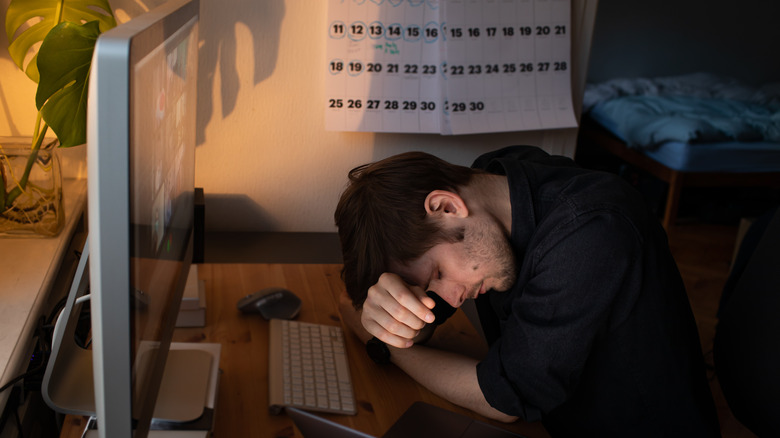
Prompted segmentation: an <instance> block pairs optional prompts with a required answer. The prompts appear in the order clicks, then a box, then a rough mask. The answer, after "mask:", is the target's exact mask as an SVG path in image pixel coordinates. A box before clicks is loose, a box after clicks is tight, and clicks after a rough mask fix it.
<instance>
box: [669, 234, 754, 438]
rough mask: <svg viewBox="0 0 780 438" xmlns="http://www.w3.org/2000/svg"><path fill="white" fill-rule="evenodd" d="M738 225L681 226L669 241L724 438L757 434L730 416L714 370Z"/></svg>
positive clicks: (742, 437) (751, 437)
mask: <svg viewBox="0 0 780 438" xmlns="http://www.w3.org/2000/svg"><path fill="white" fill-rule="evenodd" d="M737 228H738V227H736V226H728V225H711V224H702V223H696V224H681V225H677V226H675V227H674V229H673V230H672V233H671V235H670V238H669V244H670V247H671V248H672V254H673V255H674V257H675V260H676V261H677V265H678V267H679V268H680V273H681V274H682V277H683V281H684V282H685V287H686V289H687V291H688V296H689V298H690V300H691V307H692V308H693V313H694V316H695V317H696V322H697V325H698V327H699V336H700V337H701V341H702V351H703V352H704V355H705V359H706V361H707V363H708V364H709V366H710V370H709V371H708V377H709V378H710V385H711V388H712V393H713V396H714V398H715V404H716V406H717V409H718V416H719V419H720V425H721V433H722V434H723V438H753V437H755V435H754V434H753V433H751V432H750V431H749V430H748V429H747V428H745V427H744V426H742V424H740V423H739V421H737V419H736V418H734V416H733V415H732V413H731V410H730V409H729V407H728V404H727V403H726V401H725V399H724V398H723V393H722V392H721V390H720V386H719V385H718V379H717V376H716V375H715V373H714V371H713V370H712V340H713V337H714V334H715V326H716V325H717V318H716V313H717V310H718V303H719V300H720V296H721V292H722V290H723V285H724V284H725V282H726V278H727V277H728V273H729V269H730V266H731V261H732V257H733V254H734V246H735V242H736V237H737Z"/></svg>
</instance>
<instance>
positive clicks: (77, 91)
mask: <svg viewBox="0 0 780 438" xmlns="http://www.w3.org/2000/svg"><path fill="white" fill-rule="evenodd" d="M99 35H100V28H99V24H98V22H97V21H90V22H89V23H86V24H83V25H76V24H73V23H70V22H64V23H61V24H59V25H57V26H56V27H55V28H54V29H52V30H51V32H49V34H48V35H47V36H46V38H45V39H44V40H43V44H41V48H40V50H39V51H38V69H39V70H40V75H41V79H40V82H39V83H38V92H37V93H36V95H35V105H36V106H37V107H38V110H39V111H40V112H41V116H42V117H43V120H44V121H45V122H46V123H47V124H48V125H49V126H50V127H51V129H52V130H53V131H54V133H55V134H57V138H58V139H59V140H60V146H62V147H71V146H77V145H80V144H84V143H86V141H87V90H88V87H87V85H88V82H89V67H90V64H91V63H92V52H93V51H94V50H95V42H96V41H97V38H98V36H99Z"/></svg>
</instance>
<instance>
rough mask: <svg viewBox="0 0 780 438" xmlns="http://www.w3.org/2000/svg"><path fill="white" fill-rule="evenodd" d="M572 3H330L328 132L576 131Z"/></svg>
mask: <svg viewBox="0 0 780 438" xmlns="http://www.w3.org/2000/svg"><path fill="white" fill-rule="evenodd" d="M570 17H571V4H570V0H329V4H328V27H327V41H328V43H327V55H326V63H327V65H326V66H325V67H324V69H325V77H326V81H325V93H326V96H325V127H326V129H328V130H332V131H371V132H403V133H439V134H444V135H450V134H470V133H486V132H502V131H525V130H537V129H550V128H565V127H574V126H576V125H577V121H576V118H575V115H574V110H573V107H572V97H571V32H570V31H571V23H570V22H571V18H570Z"/></svg>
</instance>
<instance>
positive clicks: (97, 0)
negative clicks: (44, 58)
mask: <svg viewBox="0 0 780 438" xmlns="http://www.w3.org/2000/svg"><path fill="white" fill-rule="evenodd" d="M95 20H97V21H98V22H99V23H100V31H101V32H105V31H106V30H108V29H110V28H112V27H114V26H116V20H115V19H114V15H113V13H112V12H111V6H109V3H108V0H11V3H10V4H9V5H8V10H7V11H6V17H5V32H6V35H7V36H8V41H9V43H10V44H9V46H8V52H9V53H10V54H11V58H12V59H13V60H14V62H15V63H16V65H17V66H18V67H19V68H20V69H22V70H23V71H24V72H25V73H26V74H27V76H29V77H30V79H32V80H33V81H35V82H38V78H39V76H38V65H37V57H38V54H37V53H36V54H35V55H34V56H33V57H32V58H31V59H29V60H28V62H27V63H25V58H26V57H27V54H28V52H30V50H33V51H34V48H35V46H36V45H37V44H38V43H40V42H42V41H43V39H44V38H45V37H46V35H47V34H48V33H49V31H51V30H52V29H54V28H55V27H56V26H57V25H59V24H60V23H62V22H66V21H69V22H71V23H75V24H83V23H86V22H89V21H95ZM25 23H30V24H32V25H31V26H30V27H28V28H27V29H25V30H24V31H22V32H20V33H19V34H18V35H17V32H18V31H19V29H20V28H21V27H22V26H23V25H24V24H25ZM25 64H26V65H25Z"/></svg>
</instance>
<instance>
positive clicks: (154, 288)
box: [87, 0, 199, 438]
mask: <svg viewBox="0 0 780 438" xmlns="http://www.w3.org/2000/svg"><path fill="white" fill-rule="evenodd" d="M198 10H199V3H198V1H197V0H194V1H192V0H172V1H170V2H169V3H166V4H165V5H163V6H161V7H160V8H158V9H155V10H153V11H151V12H148V13H146V14H144V15H142V16H139V17H137V18H134V19H132V20H130V21H129V22H127V23H125V24H123V25H120V26H118V27H116V28H115V29H112V30H110V31H108V32H106V33H104V34H103V35H101V36H100V38H99V39H98V42H97V45H96V47H95V53H94V56H93V64H92V72H91V77H90V91H89V106H88V113H89V119H88V137H87V165H88V182H87V184H88V202H89V207H88V212H89V213H88V215H89V250H90V264H89V268H90V284H91V308H92V330H93V340H92V350H93V365H94V382H95V408H96V413H97V423H98V430H99V431H100V436H102V437H112V438H114V437H130V436H135V437H143V436H146V434H147V431H148V429H149V424H150V422H151V418H152V414H153V412H154V406H155V401H156V399H157V396H158V392H159V388H160V385H161V381H162V376H163V370H164V367H165V363H166V357H167V354H168V349H169V346H170V342H171V337H172V334H173V329H174V326H175V322H176V316H177V313H178V309H179V304H180V301H181V296H182V292H183V290H184V286H185V283H186V279H187V274H188V271H189V267H190V264H191V262H192V236H193V223H194V220H193V217H194V206H193V194H194V167H195V121H196V101H197V98H196V97H197V73H198V72H197V58H198V57H197V54H198Z"/></svg>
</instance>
